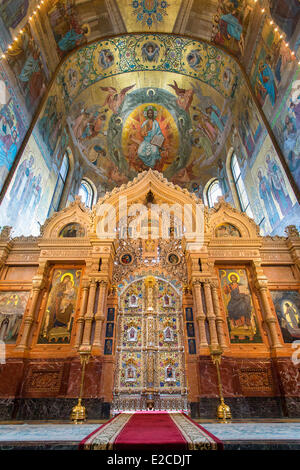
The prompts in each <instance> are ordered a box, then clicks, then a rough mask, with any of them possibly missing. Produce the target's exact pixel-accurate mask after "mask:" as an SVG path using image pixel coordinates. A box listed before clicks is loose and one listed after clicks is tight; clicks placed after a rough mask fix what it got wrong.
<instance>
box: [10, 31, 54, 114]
mask: <svg viewBox="0 0 300 470" xmlns="http://www.w3.org/2000/svg"><path fill="white" fill-rule="evenodd" d="M6 61H7V64H8V67H9V71H8V72H7V73H8V74H11V73H12V76H13V80H14V85H15V87H16V89H18V90H19V93H20V95H21V96H22V98H23V100H24V103H25V106H26V109H27V112H28V113H29V114H30V115H31V116H33V113H34V111H35V109H36V108H37V105H38V104H39V102H40V100H41V98H42V96H43V94H44V93H45V91H46V88H47V83H48V78H47V75H48V71H47V70H46V69H45V63H44V59H43V57H42V55H41V50H40V49H39V46H38V44H37V42H36V41H35V39H34V37H33V35H32V31H31V28H30V25H29V24H26V26H25V27H24V28H23V34H22V35H21V36H20V38H19V40H18V41H15V42H14V43H13V46H12V47H11V48H9V49H8V50H7V52H6Z"/></svg>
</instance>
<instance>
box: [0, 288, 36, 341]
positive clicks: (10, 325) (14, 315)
mask: <svg viewBox="0 0 300 470" xmlns="http://www.w3.org/2000/svg"><path fill="white" fill-rule="evenodd" d="M29 295H30V292H21V291H1V292H0V341H3V342H4V343H5V344H14V343H16V341H17V337H18V334H19V331H20V326H21V324H22V320H23V315H24V312H25V309H26V305H27V302H28V299H29Z"/></svg>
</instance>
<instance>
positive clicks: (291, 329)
mask: <svg viewBox="0 0 300 470" xmlns="http://www.w3.org/2000/svg"><path fill="white" fill-rule="evenodd" d="M270 292H271V296H272V300H273V304H274V307H275V311H276V315H277V319H278V323H279V326H280V330H281V334H282V338H283V341H284V342H285V343H292V342H293V341H295V340H298V341H299V340H300V294H299V292H298V291H297V290H271V291H270Z"/></svg>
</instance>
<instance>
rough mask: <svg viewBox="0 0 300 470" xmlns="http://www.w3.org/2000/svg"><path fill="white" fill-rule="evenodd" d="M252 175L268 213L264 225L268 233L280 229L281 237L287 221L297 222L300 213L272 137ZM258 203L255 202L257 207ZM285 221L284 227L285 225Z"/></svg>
mask: <svg viewBox="0 0 300 470" xmlns="http://www.w3.org/2000/svg"><path fill="white" fill-rule="evenodd" d="M251 174H252V178H253V181H254V182H255V186H256V188H257V192H256V194H257V195H258V196H259V203H260V204H261V205H262V207H263V209H264V212H263V213H264V220H263V221H261V224H262V225H263V227H264V229H265V233H272V232H274V233H276V232H275V229H276V228H277V233H278V232H279V230H278V228H279V227H281V226H282V225H286V224H287V220H291V221H292V220H295V218H296V219H297V218H298V217H299V214H300V213H299V206H298V203H297V201H296V198H295V195H294V192H293V190H292V188H291V186H290V183H289V181H288V179H287V177H286V175H285V172H284V170H283V167H282V165H281V163H280V161H279V158H278V157H277V155H276V154H275V152H274V150H273V147H272V145H271V140H270V138H269V137H267V138H266V140H265V142H264V144H263V146H262V148H261V150H260V152H259V155H258V156H257V158H256V160H255V162H254V163H253V166H252V168H251ZM256 197H257V196H255V198H256ZM254 201H255V199H254V200H253V204H254ZM283 220H284V224H282V223H281V221H283ZM291 223H292V222H291ZM281 232H283V230H282V229H281Z"/></svg>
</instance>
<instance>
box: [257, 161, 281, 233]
mask: <svg viewBox="0 0 300 470" xmlns="http://www.w3.org/2000/svg"><path fill="white" fill-rule="evenodd" d="M257 177H258V180H259V195H260V197H261V199H262V200H263V201H264V206H265V213H266V215H268V218H269V221H270V224H271V227H272V229H273V228H274V227H275V225H276V224H277V223H278V222H279V215H278V213H277V209H276V206H275V204H274V201H273V196H272V191H271V187H270V185H269V182H268V180H267V178H266V177H265V176H263V175H262V172H261V170H258V173H257Z"/></svg>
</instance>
